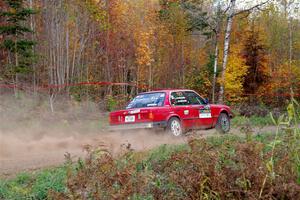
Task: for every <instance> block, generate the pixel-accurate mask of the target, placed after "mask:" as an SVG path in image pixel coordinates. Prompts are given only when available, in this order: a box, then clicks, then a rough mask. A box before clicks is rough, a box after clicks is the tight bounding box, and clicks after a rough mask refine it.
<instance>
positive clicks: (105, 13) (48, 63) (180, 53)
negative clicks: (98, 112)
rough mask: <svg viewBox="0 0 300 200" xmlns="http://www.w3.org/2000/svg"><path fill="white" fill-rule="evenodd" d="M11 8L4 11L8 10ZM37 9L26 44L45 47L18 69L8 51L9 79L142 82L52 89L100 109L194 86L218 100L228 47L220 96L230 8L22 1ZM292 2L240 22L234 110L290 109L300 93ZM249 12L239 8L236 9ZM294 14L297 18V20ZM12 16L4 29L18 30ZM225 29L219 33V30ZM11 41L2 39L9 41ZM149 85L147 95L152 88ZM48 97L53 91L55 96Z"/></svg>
mask: <svg viewBox="0 0 300 200" xmlns="http://www.w3.org/2000/svg"><path fill="white" fill-rule="evenodd" d="M9 2H10V1H9V0H6V1H1V8H3V10H4V11H9V10H10V8H9ZM18 2H21V3H22V6H23V7H24V8H32V9H33V10H35V11H37V12H34V14H32V15H31V16H28V17H27V19H26V21H25V22H24V27H27V28H30V29H32V30H33V31H34V32H33V33H31V32H30V33H26V34H22V35H20V36H19V37H20V39H21V40H24V39H30V40H33V41H35V42H36V45H35V46H34V47H32V48H31V50H32V51H33V53H34V54H36V55H37V59H34V60H33V59H31V60H27V61H26V63H27V64H26V67H27V68H28V69H27V68H26V70H25V71H26V73H25V71H24V73H23V72H21V71H16V70H12V69H15V67H14V65H15V63H16V60H15V56H14V54H13V53H12V52H11V51H10V50H9V49H5V48H4V47H3V45H1V49H0V58H1V60H0V63H1V66H0V72H1V74H0V81H1V83H3V84H17V85H20V86H24V85H25V86H26V88H31V89H32V90H33V91H34V92H37V88H38V87H39V86H45V85H49V84H72V83H79V82H97V81H108V82H122V83H134V84H135V85H137V86H138V87H132V86H128V85H122V86H118V87H113V86H90V87H76V88H64V89H62V90H63V91H61V89H60V90H59V91H56V90H51V91H50V94H51V95H52V94H56V93H57V92H59V93H60V94H63V93H64V94H67V95H69V96H71V97H74V98H76V99H93V100H95V101H99V100H100V99H103V98H104V97H105V96H106V95H112V96H115V95H122V96H124V97H131V96H134V95H135V94H136V93H137V92H140V91H144V90H151V89H155V88H191V89H195V90H196V91H197V92H199V93H200V94H201V95H203V96H205V97H211V96H212V87H213V66H214V61H215V59H216V57H215V53H216V52H215V45H216V44H218V46H219V52H220V53H219V56H218V62H217V74H216V75H217V78H218V80H217V81H216V83H217V85H216V90H215V91H214V92H215V94H216V95H217V93H218V92H219V91H218V88H219V87H218V86H219V84H220V83H221V82H220V81H221V79H220V77H219V76H220V74H221V72H222V69H221V65H222V56H223V55H222V52H223V48H224V47H223V43H224V29H225V26H226V18H227V15H228V13H227V10H226V6H225V5H221V4H220V5H218V7H217V5H215V4H213V3H212V2H211V1H208V0H207V1H206V0H204V1H203V0H185V1H177V0H172V1H171V0H162V1H158V0H151V1H149V0H133V1H122V0H106V1H104V0H84V1H79V0H70V1H66V0H62V1H57V0H55V1H40V0H30V1H29V0H28V1H25V0H19V1H18ZM289 5H290V7H284V6H288V5H286V4H284V1H282V2H281V1H279V3H278V4H277V3H274V2H273V1H272V2H269V3H268V4H267V5H265V6H264V7H263V9H260V10H258V11H257V10H256V11H253V13H251V12H249V13H247V12H246V13H244V14H241V15H237V16H235V17H234V20H233V28H232V31H231V40H230V48H229V60H228V64H227V69H226V75H225V79H224V86H225V100H226V103H231V104H239V103H242V102H248V103H257V102H260V103H262V104H268V105H274V106H278V105H281V102H282V101H283V100H286V99H287V98H289V97H290V96H291V90H292V91H293V93H294V95H295V97H298V96H299V93H300V88H299V86H300V82H299V64H300V54H299V52H300V45H299V44H300V34H299V33H300V28H299V16H298V15H297V13H296V12H294V13H296V14H289V13H292V11H293V10H292V9H293V6H292V5H293V4H289ZM240 9H242V8H241V7H240V6H237V8H236V10H237V11H239V10H240ZM289 15H291V16H292V17H289ZM7 20H8V18H7V17H5V16H3V17H1V19H0V26H2V27H4V26H6V25H7V24H9V22H8V21H7ZM218 26H219V28H218V30H220V31H219V32H217V30H216V29H217V28H216V27H218ZM11 37H13V36H12V35H7V34H4V32H1V35H0V42H1V43H3V41H4V40H5V39H7V38H11ZM145 86H147V87H145ZM48 92H49V91H48Z"/></svg>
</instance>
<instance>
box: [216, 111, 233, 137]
mask: <svg viewBox="0 0 300 200" xmlns="http://www.w3.org/2000/svg"><path fill="white" fill-rule="evenodd" d="M216 129H217V131H218V132H219V133H223V134H224V133H228V132H229V131H230V119H229V116H228V115H227V114H226V113H221V114H220V115H219V118H218V121H217V125H216Z"/></svg>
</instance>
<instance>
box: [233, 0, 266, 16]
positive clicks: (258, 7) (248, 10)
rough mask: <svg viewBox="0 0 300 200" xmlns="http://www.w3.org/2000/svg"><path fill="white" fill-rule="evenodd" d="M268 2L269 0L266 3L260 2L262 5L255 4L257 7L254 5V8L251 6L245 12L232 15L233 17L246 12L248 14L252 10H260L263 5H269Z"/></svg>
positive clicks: (241, 11)
mask: <svg viewBox="0 0 300 200" xmlns="http://www.w3.org/2000/svg"><path fill="white" fill-rule="evenodd" d="M269 1H270V0H266V1H264V2H262V3H260V4H257V5H255V6H252V7H251V8H248V9H245V10H240V11H238V12H236V13H234V16H236V15H239V14H242V13H246V12H248V13H249V12H251V11H252V10H254V9H259V10H260V7H261V6H263V5H265V4H267V3H269Z"/></svg>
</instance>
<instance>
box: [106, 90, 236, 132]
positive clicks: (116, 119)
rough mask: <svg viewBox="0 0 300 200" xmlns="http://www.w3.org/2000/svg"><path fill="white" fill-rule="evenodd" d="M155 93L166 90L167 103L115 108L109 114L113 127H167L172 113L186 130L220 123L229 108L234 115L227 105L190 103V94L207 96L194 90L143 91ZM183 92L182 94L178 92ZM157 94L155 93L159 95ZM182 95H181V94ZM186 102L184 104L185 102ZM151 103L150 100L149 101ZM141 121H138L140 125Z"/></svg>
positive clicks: (229, 111) (162, 91) (204, 127)
mask: <svg viewBox="0 0 300 200" xmlns="http://www.w3.org/2000/svg"><path fill="white" fill-rule="evenodd" d="M153 93H164V94H165V99H164V101H163V105H161V106H154V107H141V108H130V109H124V110H119V111H114V112H111V113H110V115H109V118H110V125H111V127H112V128H113V129H119V128H121V129H122V128H123V129H135V128H139V127H140V128H155V127H159V128H166V127H167V122H168V121H169V120H170V119H171V118H172V117H177V118H178V119H179V120H180V121H181V123H182V126H183V128H184V129H185V130H191V129H209V128H214V127H215V126H216V123H217V120H218V117H219V115H220V113H222V112H225V113H227V114H228V115H229V116H230V117H233V114H232V113H231V110H230V108H229V107H228V106H226V105H217V104H204V103H201V104H197V103H196V104H195V105H186V104H190V102H191V101H189V99H188V98H190V97H188V98H186V99H184V97H187V94H188V95H193V97H197V99H198V98H200V100H201V99H203V98H202V97H201V96H200V95H199V94H198V93H196V92H195V91H193V90H185V89H177V90H158V91H152V92H145V93H141V94H139V95H144V96H147V95H152V96H153ZM177 94H179V95H177ZM155 95H156V94H154V96H155ZM180 95H181V96H180ZM192 100H194V99H192ZM181 103H182V105H181ZM149 105H150V104H149ZM137 124H138V125H137Z"/></svg>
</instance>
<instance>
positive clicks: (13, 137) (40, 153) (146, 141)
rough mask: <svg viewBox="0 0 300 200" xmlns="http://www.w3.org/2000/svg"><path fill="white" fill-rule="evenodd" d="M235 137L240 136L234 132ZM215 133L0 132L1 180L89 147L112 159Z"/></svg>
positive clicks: (81, 154) (75, 156)
mask: <svg viewBox="0 0 300 200" xmlns="http://www.w3.org/2000/svg"><path fill="white" fill-rule="evenodd" d="M275 130H276V127H271V126H270V127H265V128H262V129H258V128H256V129H254V132H255V133H256V134H257V133H263V132H267V131H269V132H270V131H275ZM231 132H232V134H239V130H238V129H233V130H232V131H231ZM216 134H217V133H216V131H215V129H211V130H201V131H197V132H195V133H190V134H188V135H187V136H183V137H173V136H171V135H168V134H166V133H164V132H159V133H154V132H150V131H148V132H146V131H137V132H127V133H116V132H107V133H105V132H101V133H97V132H94V133H88V134H82V133H81V134H78V133H77V132H76V131H73V132H72V131H69V132H68V133H67V134H65V133H63V134H62V133H57V132H56V134H53V133H52V134H51V132H48V133H44V134H38V135H34V134H33V135H24V134H23V135H21V136H20V134H7V133H6V134H4V133H2V132H0V139H1V140H0V177H10V176H12V175H14V174H16V173H19V172H23V171H33V170H37V169H40V168H46V167H52V166H58V165H60V164H62V163H64V161H65V156H64V155H65V154H66V153H70V154H71V156H72V158H73V160H76V159H78V158H79V157H81V158H83V157H84V156H85V155H86V153H85V152H84V151H83V149H84V147H85V146H86V145H90V146H92V147H98V146H101V148H105V149H106V150H108V151H110V152H111V153H112V154H113V155H117V154H119V153H121V152H122V151H123V150H124V149H125V146H128V144H130V148H132V149H133V150H136V151H143V150H148V149H152V148H154V147H156V146H159V145H163V144H181V143H185V142H187V140H188V137H190V136H193V137H207V136H213V135H216Z"/></svg>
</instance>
